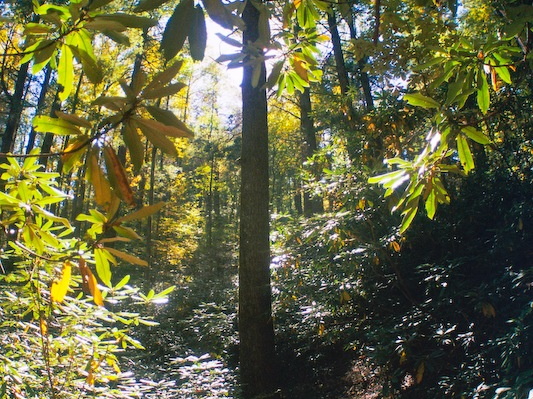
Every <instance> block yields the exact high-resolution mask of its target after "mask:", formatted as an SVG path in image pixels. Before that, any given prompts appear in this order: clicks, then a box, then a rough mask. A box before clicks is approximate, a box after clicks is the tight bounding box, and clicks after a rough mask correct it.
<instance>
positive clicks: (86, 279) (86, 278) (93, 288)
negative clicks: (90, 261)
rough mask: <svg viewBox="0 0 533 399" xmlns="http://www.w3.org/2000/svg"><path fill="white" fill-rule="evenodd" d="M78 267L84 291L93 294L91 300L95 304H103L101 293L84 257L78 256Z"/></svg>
mask: <svg viewBox="0 0 533 399" xmlns="http://www.w3.org/2000/svg"><path fill="white" fill-rule="evenodd" d="M79 267H80V273H81V278H82V284H83V289H84V290H85V291H89V293H90V294H91V295H92V296H93V301H94V303H95V304H96V305H98V306H104V298H103V297H102V293H101V292H100V289H99V288H98V283H97V281H96V277H94V274H93V273H92V272H91V269H89V266H87V263H86V262H85V259H83V258H80V260H79Z"/></svg>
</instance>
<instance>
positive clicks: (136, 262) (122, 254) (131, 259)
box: [106, 248, 148, 266]
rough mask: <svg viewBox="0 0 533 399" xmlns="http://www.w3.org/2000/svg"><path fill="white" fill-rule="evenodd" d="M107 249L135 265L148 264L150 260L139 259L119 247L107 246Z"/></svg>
mask: <svg viewBox="0 0 533 399" xmlns="http://www.w3.org/2000/svg"><path fill="white" fill-rule="evenodd" d="M106 251H108V252H110V253H111V254H112V255H114V256H116V257H118V258H120V259H123V260H125V261H126V262H128V263H131V264H133V265H138V266H148V262H147V261H145V260H143V259H139V258H137V257H136V256H133V255H130V254H127V253H125V252H122V251H119V250H118V249H115V248H106Z"/></svg>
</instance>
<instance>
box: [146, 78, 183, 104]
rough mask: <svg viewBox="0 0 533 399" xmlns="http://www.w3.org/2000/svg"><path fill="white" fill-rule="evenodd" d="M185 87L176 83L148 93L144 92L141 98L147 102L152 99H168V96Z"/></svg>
mask: <svg viewBox="0 0 533 399" xmlns="http://www.w3.org/2000/svg"><path fill="white" fill-rule="evenodd" d="M186 86H187V85H186V84H185V83H181V82H178V83H173V84H170V85H168V86H164V87H160V88H155V89H153V90H149V91H147V90H144V91H143V94H142V97H143V98H145V99H147V100H150V99H154V98H162V97H168V96H172V95H174V94H176V93H178V92H179V91H180V90H181V89H183V88H184V87H186Z"/></svg>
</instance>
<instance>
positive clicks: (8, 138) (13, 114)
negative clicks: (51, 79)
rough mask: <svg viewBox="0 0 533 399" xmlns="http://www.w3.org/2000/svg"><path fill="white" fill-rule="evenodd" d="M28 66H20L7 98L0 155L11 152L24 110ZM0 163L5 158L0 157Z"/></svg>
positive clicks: (27, 64)
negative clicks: (11, 90) (12, 88)
mask: <svg viewBox="0 0 533 399" xmlns="http://www.w3.org/2000/svg"><path fill="white" fill-rule="evenodd" d="M28 66H29V62H27V63H25V64H22V65H21V66H20V68H19V71H18V74H17V80H16V81H15V90H14V91H13V94H12V95H11V97H10V98H9V102H10V104H9V115H8V117H7V122H6V127H5V129H4V133H3V135H2V146H1V147H0V151H1V152H2V154H6V153H8V152H11V151H12V150H13V144H14V143H15V135H16V132H17V129H18V126H19V123H20V118H21V116H22V111H23V110H24V93H25V91H26V90H25V88H26V80H27V78H28ZM0 161H1V162H4V161H5V158H4V157H2V158H1V159H0Z"/></svg>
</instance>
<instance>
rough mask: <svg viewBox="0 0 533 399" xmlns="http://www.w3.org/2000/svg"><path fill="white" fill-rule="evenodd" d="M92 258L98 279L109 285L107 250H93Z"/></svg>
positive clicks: (109, 270) (109, 268)
mask: <svg viewBox="0 0 533 399" xmlns="http://www.w3.org/2000/svg"><path fill="white" fill-rule="evenodd" d="M94 260H95V262H96V273H97V274H98V277H100V280H102V282H103V283H104V284H105V285H107V286H108V287H111V265H110V263H109V252H107V250H105V249H102V248H96V249H95V250H94Z"/></svg>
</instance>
